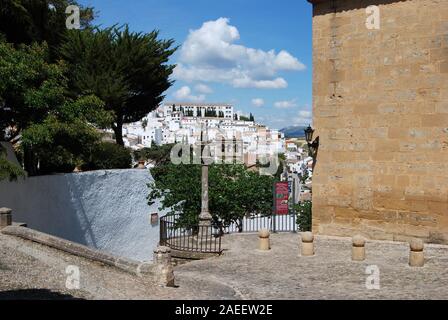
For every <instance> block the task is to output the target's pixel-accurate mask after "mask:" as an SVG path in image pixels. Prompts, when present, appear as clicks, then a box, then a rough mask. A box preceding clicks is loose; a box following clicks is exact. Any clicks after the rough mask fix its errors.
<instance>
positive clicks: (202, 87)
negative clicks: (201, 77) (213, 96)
mask: <svg viewBox="0 0 448 320" xmlns="http://www.w3.org/2000/svg"><path fill="white" fill-rule="evenodd" d="M194 89H195V90H196V91H197V92H199V93H212V92H213V90H212V88H210V87H209V86H207V85H205V84H203V83H199V84H197V85H196V86H195V87H194Z"/></svg>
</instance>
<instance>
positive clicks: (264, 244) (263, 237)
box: [258, 229, 271, 251]
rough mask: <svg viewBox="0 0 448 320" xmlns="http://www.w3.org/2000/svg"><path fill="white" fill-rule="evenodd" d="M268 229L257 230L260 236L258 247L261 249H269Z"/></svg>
mask: <svg viewBox="0 0 448 320" xmlns="http://www.w3.org/2000/svg"><path fill="white" fill-rule="evenodd" d="M269 235H270V234H269V230H268V229H261V230H260V231H259V232H258V237H259V238H260V240H259V243H258V249H259V250H262V251H267V250H270V249H271V243H270V241H269Z"/></svg>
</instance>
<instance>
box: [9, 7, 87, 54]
mask: <svg viewBox="0 0 448 320" xmlns="http://www.w3.org/2000/svg"><path fill="white" fill-rule="evenodd" d="M68 5H77V6H78V7H79V8H80V23H81V27H82V28H85V27H88V26H89V25H90V23H91V21H92V20H93V19H94V10H93V8H91V7H85V6H82V5H80V4H79V3H78V2H77V1H73V0H0V33H3V35H4V36H5V39H6V41H7V42H9V43H14V44H31V43H33V42H38V43H43V42H46V43H47V44H48V45H49V47H50V53H51V55H52V56H53V57H54V58H57V56H56V53H57V52H56V49H57V47H58V46H59V45H60V44H61V43H62V41H63V38H64V36H65V33H66V32H67V27H66V19H67V16H68V15H67V14H66V13H65V9H66V8H67V6H68Z"/></svg>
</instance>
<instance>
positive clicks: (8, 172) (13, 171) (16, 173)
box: [0, 144, 25, 181]
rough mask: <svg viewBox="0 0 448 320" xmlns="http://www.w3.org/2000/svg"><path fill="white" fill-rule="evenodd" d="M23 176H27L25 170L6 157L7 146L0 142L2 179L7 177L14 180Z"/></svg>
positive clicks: (0, 172)
mask: <svg viewBox="0 0 448 320" xmlns="http://www.w3.org/2000/svg"><path fill="white" fill-rule="evenodd" d="M23 176H25V172H24V171H23V170H22V168H20V167H19V166H17V165H15V164H13V163H11V162H9V161H8V160H7V159H6V148H4V147H3V146H2V145H1V144H0V181H1V180H5V179H8V180H9V181H13V180H17V178H18V177H23Z"/></svg>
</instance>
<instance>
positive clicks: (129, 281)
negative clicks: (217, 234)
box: [0, 234, 238, 299]
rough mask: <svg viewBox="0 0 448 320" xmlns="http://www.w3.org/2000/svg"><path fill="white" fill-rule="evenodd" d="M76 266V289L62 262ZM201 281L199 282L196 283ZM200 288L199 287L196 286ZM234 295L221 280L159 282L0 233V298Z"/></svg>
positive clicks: (214, 296)
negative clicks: (176, 283) (168, 285)
mask: <svg viewBox="0 0 448 320" xmlns="http://www.w3.org/2000/svg"><path fill="white" fill-rule="evenodd" d="M69 265H73V266H77V267H79V271H80V289H77V290H68V289H67V288H66V281H67V276H68V274H66V268H67V266H69ZM199 285H200V286H199ZM199 288H200V289H199ZM218 297H222V298H223V299H235V298H238V297H237V296H235V292H234V291H233V290H232V289H231V288H230V287H228V286H223V285H221V284H220V283H219V282H214V281H210V280H207V281H203V280H202V279H194V278H187V279H183V281H182V285H180V286H179V287H178V288H162V287H158V286H156V285H154V284H153V283H152V280H150V279H145V278H139V277H137V276H135V275H132V274H129V273H126V272H123V271H121V270H118V269H116V268H113V267H109V266H105V265H103V264H100V263H96V262H92V261H90V260H87V259H84V258H80V257H76V256H73V255H70V254H66V253H64V252H61V251H59V250H55V249H52V248H49V247H46V246H43V245H40V244H37V243H33V242H31V241H27V240H22V239H18V238H15V237H11V236H6V235H2V234H0V299H188V298H196V299H210V298H218Z"/></svg>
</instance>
